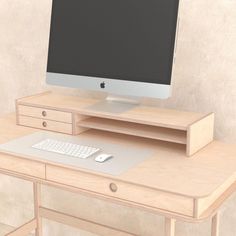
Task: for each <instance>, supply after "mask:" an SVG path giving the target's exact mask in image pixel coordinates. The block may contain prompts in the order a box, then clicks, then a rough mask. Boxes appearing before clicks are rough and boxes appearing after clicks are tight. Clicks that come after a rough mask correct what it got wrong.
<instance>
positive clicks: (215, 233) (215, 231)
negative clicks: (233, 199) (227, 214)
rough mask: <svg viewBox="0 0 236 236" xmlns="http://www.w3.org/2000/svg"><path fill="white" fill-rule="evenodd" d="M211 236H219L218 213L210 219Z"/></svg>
mask: <svg viewBox="0 0 236 236" xmlns="http://www.w3.org/2000/svg"><path fill="white" fill-rule="evenodd" d="M211 236H219V213H216V214H215V215H214V216H213V218H212V223H211Z"/></svg>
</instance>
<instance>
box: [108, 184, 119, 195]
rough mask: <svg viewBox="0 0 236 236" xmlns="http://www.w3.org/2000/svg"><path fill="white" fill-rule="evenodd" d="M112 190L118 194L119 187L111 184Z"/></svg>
mask: <svg viewBox="0 0 236 236" xmlns="http://www.w3.org/2000/svg"><path fill="white" fill-rule="evenodd" d="M110 190H111V191H112V192H113V193H115V192H117V190H118V187H117V185H116V184H114V183H111V184H110Z"/></svg>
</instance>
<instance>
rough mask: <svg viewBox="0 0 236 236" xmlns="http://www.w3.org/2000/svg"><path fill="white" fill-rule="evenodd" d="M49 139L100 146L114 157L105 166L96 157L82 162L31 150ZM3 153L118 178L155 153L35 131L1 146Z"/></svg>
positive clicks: (88, 138)
mask: <svg viewBox="0 0 236 236" xmlns="http://www.w3.org/2000/svg"><path fill="white" fill-rule="evenodd" d="M47 138H51V139H56V140H59V141H66V142H71V143H76V144H81V145H87V146H92V147H98V148H101V150H102V153H109V154H112V155H113V158H111V159H109V160H108V161H106V162H104V163H97V162H96V161H95V157H96V155H94V156H92V157H89V158H88V159H80V158H74V157H70V156H65V155H61V154H56V153H51V152H46V151H41V150H37V149H34V148H32V145H34V144H35V143H38V142H40V141H42V140H44V139H47ZM0 152H4V153H10V154H15V155H17V156H22V157H27V158H29V159H32V160H39V159H40V160H46V161H50V162H53V163H59V164H64V165H67V166H72V167H78V168H84V169H88V170H92V171H95V172H101V173H105V174H110V175H116V176H117V175H120V174H122V173H124V172H126V171H128V170H129V169H130V168H132V167H135V166H136V165H138V164H139V163H141V162H143V161H144V160H146V159H147V158H150V157H151V156H152V153H153V151H151V150H148V149H143V148H132V147H128V146H125V145H118V144H113V143H112V144H111V143H108V142H105V141H104V140H99V137H96V138H95V137H88V136H85V137H83V135H82V134H81V135H78V136H71V135H65V134H58V133H53V132H48V131H40V132H36V133H33V134H30V135H27V136H23V137H21V138H18V139H14V140H12V141H10V142H7V143H4V144H1V145H0ZM0 161H1V159H0Z"/></svg>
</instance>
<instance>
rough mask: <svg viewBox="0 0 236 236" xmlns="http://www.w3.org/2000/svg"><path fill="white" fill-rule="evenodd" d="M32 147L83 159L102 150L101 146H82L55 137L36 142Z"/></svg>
mask: <svg viewBox="0 0 236 236" xmlns="http://www.w3.org/2000/svg"><path fill="white" fill-rule="evenodd" d="M32 148H35V149H39V150H42V151H48V152H54V153H58V154H63V155H67V156H71V157H77V158H83V159H86V158H88V157H90V156H92V155H93V154H95V153H96V152H99V151H100V149H99V148H95V147H89V146H82V145H79V144H74V143H68V142H62V141H58V140H54V139H45V140H43V141H41V142H39V143H36V144H34V145H33V146H32Z"/></svg>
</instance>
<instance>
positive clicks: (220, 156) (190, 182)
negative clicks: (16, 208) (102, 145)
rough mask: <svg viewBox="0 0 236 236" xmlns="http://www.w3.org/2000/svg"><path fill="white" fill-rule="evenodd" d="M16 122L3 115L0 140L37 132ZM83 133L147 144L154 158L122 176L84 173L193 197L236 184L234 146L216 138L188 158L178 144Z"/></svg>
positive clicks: (204, 195)
mask: <svg viewBox="0 0 236 236" xmlns="http://www.w3.org/2000/svg"><path fill="white" fill-rule="evenodd" d="M15 123H16V122H15V114H10V115H6V116H2V117H1V118H0V143H5V142H8V141H10V140H12V139H15V138H18V137H21V136H23V135H27V134H31V133H33V132H36V131H37V130H36V129H33V128H27V127H22V126H17V125H16V124H15ZM83 135H87V136H98V135H99V139H103V140H104V141H106V140H107V141H109V142H111V143H119V144H122V143H125V144H126V145H127V143H128V144H129V145H130V146H132V147H135V146H138V147H145V148H150V149H151V150H153V151H154V152H153V153H154V155H153V156H152V157H150V158H148V159H147V160H145V161H144V162H142V163H140V164H139V165H137V166H135V167H133V168H131V169H130V170H129V171H127V172H125V173H123V174H121V175H119V176H110V175H105V174H100V173H94V172H91V171H88V170H82V171H84V172H88V173H92V174H96V175H100V176H105V177H109V178H111V179H115V180H120V181H125V182H129V183H133V184H138V185H143V186H147V187H150V188H154V189H158V190H162V191H166V192H172V193H175V194H180V195H184V196H190V197H194V198H201V197H206V196H209V195H211V194H212V193H213V192H214V191H215V190H217V189H218V188H220V187H221V186H222V185H224V184H225V183H226V182H227V181H231V182H232V183H234V182H235V180H236V147H235V146H234V145H229V144H224V143H222V142H219V141H214V142H212V143H211V144H209V145H208V146H207V147H205V148H204V149H202V150H201V151H200V152H198V153H197V154H195V155H194V156H193V157H192V158H186V155H185V150H184V147H183V146H181V145H178V144H170V143H165V142H160V141H150V140H147V139H143V138H136V137H131V136H125V135H117V134H109V135H108V134H107V133H106V132H101V131H87V132H86V133H84V134H83ZM0 157H1V156H0ZM45 162H46V161H45ZM55 165H56V163H55ZM70 168H72V167H70Z"/></svg>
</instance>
